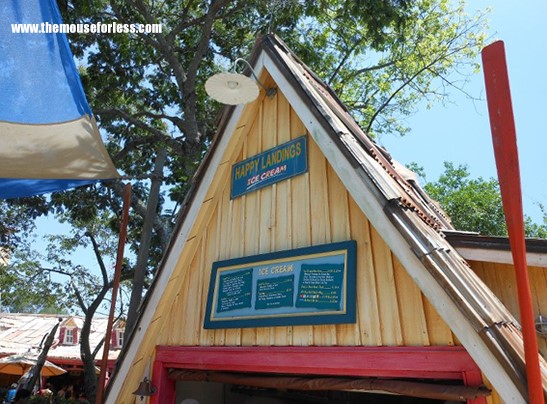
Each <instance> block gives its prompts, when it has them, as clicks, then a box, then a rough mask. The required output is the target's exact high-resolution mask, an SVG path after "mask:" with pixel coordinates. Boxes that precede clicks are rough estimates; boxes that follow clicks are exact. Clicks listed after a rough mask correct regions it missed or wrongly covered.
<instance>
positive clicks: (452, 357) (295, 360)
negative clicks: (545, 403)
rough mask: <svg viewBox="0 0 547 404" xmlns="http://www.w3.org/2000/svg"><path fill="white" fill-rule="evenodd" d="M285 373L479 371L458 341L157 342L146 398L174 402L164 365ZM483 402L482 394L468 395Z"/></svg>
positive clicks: (464, 375) (475, 378)
mask: <svg viewBox="0 0 547 404" xmlns="http://www.w3.org/2000/svg"><path fill="white" fill-rule="evenodd" d="M170 368H174V369H199V370H224V371H234V372H261V373H290V374H313V375H338V376H342V375H343V376H362V377H373V376H375V377H406V378H432V379H433V378H434V379H445V380H463V382H464V384H465V385H467V386H478V385H482V384H483V381H482V374H481V371H480V369H479V367H478V366H477V364H476V363H475V362H474V361H473V359H472V358H471V356H469V354H468V353H467V351H466V350H465V349H464V348H462V347H257V346H253V347H198V346H192V347H187V346H158V347H157V348H156V360H155V362H154V368H153V377H152V382H153V384H154V385H155V386H157V387H158V392H157V394H156V395H154V396H152V398H151V401H150V402H151V403H152V404H159V403H173V402H174V400H175V394H176V392H175V382H174V381H173V380H171V379H169V377H168V370H169V369H170ZM468 403H469V404H485V403H486V399H484V398H481V399H477V400H470V401H468Z"/></svg>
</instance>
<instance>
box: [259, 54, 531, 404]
mask: <svg viewBox="0 0 547 404" xmlns="http://www.w3.org/2000/svg"><path fill="white" fill-rule="evenodd" d="M264 65H265V67H266V69H267V70H268V71H269V72H270V74H271V75H272V77H273V79H274V81H275V82H276V84H277V86H278V87H279V89H280V90H281V91H282V92H283V93H284V94H285V97H286V98H287V100H288V101H289V103H290V104H291V106H292V107H293V108H294V110H295V111H296V113H297V114H298V116H299V117H300V119H301V120H302V122H303V123H304V125H305V126H306V128H307V129H308V131H309V133H310V134H311V136H312V137H313V139H314V140H315V141H316V142H317V144H318V146H319V148H320V149H321V151H322V152H323V154H324V155H325V157H326V158H327V160H328V161H329V163H330V164H331V165H332V167H333V168H334V170H335V171H336V172H337V174H338V176H339V177H340V179H341V180H342V182H343V183H344V185H345V186H346V188H347V189H348V191H349V192H350V194H351V195H352V197H353V198H354V200H355V202H356V203H357V204H358V205H359V207H360V208H361V209H362V211H363V213H364V214H365V215H366V216H367V218H368V219H369V221H370V222H371V223H372V225H373V226H374V227H375V228H376V230H377V231H378V233H379V234H380V235H381V236H382V238H383V239H384V241H385V242H386V243H387V245H388V246H389V248H390V249H391V250H392V251H393V253H394V254H395V255H396V256H397V258H398V259H399V261H400V262H401V264H402V265H403V266H404V267H405V269H406V270H407V272H408V273H409V275H410V276H411V277H412V279H413V280H414V281H415V282H416V284H417V285H418V287H419V288H420V289H421V290H422V292H423V293H424V295H425V296H426V297H427V298H428V299H429V301H430V302H431V304H432V305H433V306H434V307H435V309H436V310H437V311H438V313H439V315H440V316H441V317H442V318H443V320H444V321H445V322H446V323H447V324H449V325H450V327H451V329H452V331H453V332H454V334H456V335H457V337H458V339H459V340H460V341H461V342H462V344H463V345H464V347H465V348H466V350H467V351H468V352H469V354H470V355H471V357H472V358H473V359H474V360H475V362H476V363H477V364H478V365H479V367H480V368H481V370H482V371H483V372H484V374H485V375H486V377H487V378H488V380H489V381H490V382H491V383H492V385H493V386H494V388H495V389H496V391H497V392H498V393H499V394H500V396H501V397H502V399H503V400H504V401H505V402H508V403H525V402H526V400H525V399H524V397H523V396H522V395H521V394H520V392H519V389H518V388H517V386H516V385H515V384H514V383H513V380H512V379H511V378H510V377H509V375H508V374H507V373H506V372H505V370H504V368H503V366H502V365H501V364H500V363H499V362H498V360H497V358H496V357H495V356H494V355H493V353H492V352H491V351H490V350H489V348H488V347H487V346H486V344H485V343H484V342H483V341H482V339H481V337H480V336H479V335H478V334H477V332H476V331H475V330H474V329H473V327H472V326H471V325H470V324H469V322H468V320H467V319H466V318H465V316H464V315H463V314H462V312H461V311H460V310H459V309H458V307H456V305H455V304H454V303H453V302H452V300H451V299H450V297H449V296H448V295H447V294H446V292H445V291H444V289H443V288H442V287H441V286H440V285H439V283H438V282H437V281H436V280H435V279H434V278H433V277H432V276H431V274H430V273H429V272H428V271H427V269H426V268H425V267H424V265H423V264H422V262H421V261H420V260H419V259H418V258H417V257H416V255H415V254H414V253H413V252H412V251H411V250H410V248H409V245H408V243H407V241H406V240H405V239H404V238H403V236H402V234H401V233H400V232H399V230H398V229H397V228H396V227H395V226H394V225H393V224H392V223H391V222H390V221H389V219H388V218H387V217H386V215H385V213H384V209H383V208H384V203H385V202H386V201H380V200H378V198H376V197H375V196H374V195H373V193H372V192H370V191H369V189H368V187H367V186H363V185H364V184H363V179H364V178H365V180H366V177H364V176H363V175H360V174H359V173H358V171H357V170H355V169H354V168H353V167H352V166H351V164H350V163H349V161H348V160H347V158H346V156H345V155H344V154H343V153H342V152H341V151H340V150H339V149H338V147H337V146H336V145H335V144H334V142H333V141H332V139H331V137H330V136H331V135H330V134H329V133H327V132H326V131H325V129H324V128H323V127H322V125H321V124H320V123H319V122H317V120H316V119H315V117H314V115H313V113H312V112H311V111H310V110H309V109H308V107H307V105H306V103H305V102H303V100H302V99H301V98H300V96H299V94H298V93H297V92H296V90H294V89H293V88H292V87H291V85H290V83H289V82H288V81H287V80H286V79H285V77H284V76H283V74H282V72H281V71H280V70H279V69H278V68H277V66H276V65H275V63H274V62H273V61H272V60H271V59H270V57H269V56H268V55H265V61H264ZM331 118H335V117H331ZM336 119H337V118H336ZM368 182H370V184H369V185H371V186H373V184H372V182H371V181H368Z"/></svg>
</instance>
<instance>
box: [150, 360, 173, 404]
mask: <svg viewBox="0 0 547 404" xmlns="http://www.w3.org/2000/svg"><path fill="white" fill-rule="evenodd" d="M168 372H169V368H168V367H166V366H164V364H163V363H162V362H160V361H158V360H156V361H155V362H154V368H153V369H152V386H154V387H155V388H156V393H155V394H154V395H152V396H151V397H150V404H167V403H174V402H175V398H176V395H177V394H176V390H175V381H174V380H172V379H170V378H169V376H168Z"/></svg>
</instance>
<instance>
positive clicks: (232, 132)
mask: <svg viewBox="0 0 547 404" xmlns="http://www.w3.org/2000/svg"><path fill="white" fill-rule="evenodd" d="M274 42H275V41H274ZM276 45H277V46H280V47H281V46H282V45H279V44H276ZM276 52H277V51H276ZM288 57H289V56H288V55H287V54H285V53H283V52H279V53H275V52H274V53H273V54H272V52H269V51H267V50H266V51H262V52H259V53H258V56H257V58H256V60H255V64H254V65H255V68H256V69H257V73H258V74H259V77H260V80H261V81H262V82H263V83H264V84H265V86H266V87H276V88H277V94H276V95H275V96H274V97H268V96H266V95H265V93H264V91H261V95H260V96H259V98H258V99H257V100H255V101H254V102H252V103H250V104H246V105H239V106H236V107H232V108H229V109H227V110H226V114H225V119H224V120H223V121H222V122H221V124H220V126H219V137H218V138H217V140H216V142H215V143H214V144H213V146H212V148H211V150H210V152H209V155H208V157H207V158H206V160H205V161H204V163H203V164H202V165H201V167H200V171H199V172H198V175H197V177H198V181H197V186H196V187H195V189H193V190H192V192H191V193H190V196H189V198H188V200H187V201H186V202H185V203H186V205H185V209H184V217H182V218H180V219H181V220H180V224H179V226H178V227H177V229H176V233H175V234H174V235H173V240H172V243H171V246H170V250H169V253H168V255H167V258H166V260H165V261H164V262H163V263H162V267H161V268H160V271H159V273H158V276H157V277H156V279H155V280H154V284H153V286H152V289H151V291H150V292H149V293H148V294H147V297H146V301H145V304H144V310H143V312H142V313H141V316H140V318H139V322H138V324H137V330H136V331H135V332H133V333H132V335H131V336H130V340H129V341H128V344H127V345H126V347H125V348H124V350H123V351H122V352H123V354H122V362H121V363H120V367H119V368H118V370H117V373H116V374H115V377H114V379H113V382H112V383H113V385H112V386H111V388H110V393H109V395H108V397H107V398H108V399H109V400H115V402H116V403H123V402H129V401H130V400H131V399H132V396H131V392H132V391H133V390H134V389H135V386H138V384H139V381H140V380H142V378H143V377H145V376H146V377H148V378H151V376H153V375H152V373H153V372H152V365H153V364H154V360H155V358H156V355H158V352H157V350H156V347H169V346H171V347H196V346H197V347H234V346H236V347H251V346H259V347H270V346H278V347H289V346H301V347H310V346H316V347H332V346H337V347H340V346H346V347H378V346H387V347H398V346H405V347H426V346H441V347H450V346H454V345H460V344H461V345H464V346H466V348H468V349H470V353H471V354H472V356H473V358H474V359H475V361H477V363H479V366H481V365H483V366H484V367H483V366H481V369H482V370H483V372H484V373H485V374H486V376H487V377H488V378H489V379H491V381H492V383H493V384H494V385H495V388H496V389H497V390H499V391H500V392H501V393H500V394H501V395H502V396H503V397H504V398H508V397H509V400H508V401H511V400H512V399H514V400H515V401H517V402H518V401H519V399H520V398H521V397H522V396H523V395H525V393H524V392H522V388H521V387H522V382H523V380H522V379H521V378H520V375H519V371H520V370H519V369H518V366H515V368H513V369H512V370H507V369H508V368H507V367H506V365H505V362H504V361H512V360H513V359H511V358H502V359H500V357H499V356H497V353H496V350H498V349H500V350H503V349H507V348H510V349H516V350H518V346H517V343H515V345H510V346H504V347H501V348H500V345H494V344H492V343H491V342H490V340H489V338H492V339H495V338H498V341H499V340H500V339H501V340H503V339H505V338H507V339H509V337H508V336H507V335H509V336H510V338H513V341H518V338H519V335H518V330H516V328H515V327H513V326H511V324H512V317H511V315H510V313H508V312H506V311H505V310H504V308H503V307H502V305H500V304H498V303H499V301H498V300H497V299H496V298H495V296H493V294H490V293H489V292H487V293H482V290H483V288H485V286H484V285H483V284H481V282H480V280H479V279H478V278H477V277H476V276H474V274H473V273H472V271H471V270H470V269H469V268H468V266H467V265H466V264H465V261H464V260H463V259H461V258H459V257H458V256H456V255H455V253H451V250H450V246H449V245H448V244H447V243H446V242H445V241H444V240H443V237H441V236H440V235H439V233H438V227H439V226H442V225H446V222H444V219H443V217H442V215H436V214H435V213H431V212H435V209H436V208H435V207H432V206H430V205H428V201H427V200H424V199H423V198H421V197H420V195H419V193H418V194H412V195H410V194H407V193H408V192H414V191H409V190H408V189H407V185H408V184H406V183H404V181H403V182H402V183H403V186H401V184H402V183H401V182H397V181H393V177H394V176H395V175H398V174H397V173H396V172H394V171H390V170H394V169H393V168H392V165H391V163H390V162H388V161H387V160H386V158H385V157H384V156H382V155H381V153H379V152H378V153H377V150H376V149H374V148H372V152H371V151H370V150H366V148H364V147H363V146H362V145H361V144H359V145H358V146H357V145H356V146H355V147H352V144H353V143H356V142H363V143H364V144H368V143H367V142H368V140H366V139H364V138H359V136H360V133H357V131H355V132H353V133H345V132H343V131H342V129H344V130H345V131H347V130H348V129H349V130H350V131H351V130H353V126H354V123H351V122H349V121H348V120H347V118H346V116H345V115H344V111H342V110H335V109H336V108H334V109H332V114H329V115H328V116H326V115H327V113H326V112H325V111H326V110H327V109H329V108H333V104H332V100H330V99H329V97H330V95H329V94H327V93H325V92H324V91H323V89H322V88H317V87H315V88H314V87H312V86H309V85H308V84H302V83H301V87H298V86H295V85H294V84H293V83H290V82H289V81H290V80H289V78H287V72H286V71H284V70H283V69H282V68H281V67H279V66H280V64H282V63H281V62H280V60H275V58H279V59H283V58H288ZM272 59H274V60H273V61H272ZM287 63H288V62H287ZM295 69H296V68H295ZM293 73H294V74H295V77H296V78H294V77H293V78H291V80H296V81H298V80H306V77H309V72H307V71H305V70H301V71H296V70H294V71H293ZM315 91H317V92H318V93H317V94H313V97H315V98H314V99H315V100H316V103H315V104H306V103H305V102H302V100H303V99H304V98H305V97H306V96H309V94H305V93H306V92H315ZM299 92H300V93H299ZM319 93H321V94H319ZM329 103H330V104H329ZM335 107H336V106H335ZM321 120H323V121H321ZM325 121H328V122H327V123H325ZM325 125H328V126H329V127H328V128H327V129H325ZM337 128H340V131H338V129H337ZM328 131H330V132H328ZM332 132H334V133H336V134H337V135H338V137H333V136H332ZM355 134H357V138H356V137H355V136H354V135H355ZM301 136H306V138H307V141H308V162H309V168H308V171H307V172H306V173H305V174H301V175H298V176H295V177H292V178H290V179H286V180H284V181H281V182H277V183H275V184H273V185H271V186H268V187H265V188H261V189H259V190H256V191H254V192H250V193H247V194H245V195H243V196H240V197H237V198H231V173H232V167H233V165H234V164H237V163H238V162H241V161H243V160H245V159H247V158H249V157H253V156H256V155H257V154H259V153H261V152H264V151H266V150H269V149H271V148H273V147H275V146H278V145H281V144H284V143H286V142H288V141H290V140H294V139H297V138H300V137H301ZM367 153H369V154H372V155H373V157H371V156H370V155H369V154H367ZM388 165H389V166H388ZM376 166H378V167H379V168H377V167H376ZM374 172H380V173H381V174H378V175H374V174H372V173H374ZM408 188H411V187H410V186H409V187H408ZM401 195H403V196H402V197H401ZM416 195H417V196H416ZM407 197H408V199H405V198H407ZM384 198H385V199H384ZM405 204H406V205H405ZM365 212H367V213H366V214H365ZM347 240H354V241H356V245H357V265H356V290H357V296H356V299H355V300H356V302H355V304H356V313H357V314H356V322H355V323H351V324H323V325H290V326H275V327H254V328H253V327H249V328H247V327H245V328H229V329H206V328H204V320H205V310H206V303H207V295H208V290H209V281H210V279H211V270H212V267H213V263H215V262H217V261H220V260H227V259H234V258H240V257H248V256H252V255H257V254H265V253H272V252H279V251H286V250H293V249H297V248H301V247H310V246H319V245H324V244H330V243H335V242H341V241H347ZM469 285H471V286H470V287H468V286H469ZM475 292H477V293H475ZM486 305H487V307H485V306H486ZM443 319H444V320H443ZM446 319H449V320H450V326H448V325H447V322H446V321H445V320H446ZM506 319H507V322H505V320H506ZM499 324H508V325H510V326H508V327H504V328H503V329H502V328H500V327H498V325H499ZM483 329H488V335H487V336H486V337H484V335H481V333H482V331H481V330H483ZM456 335H457V337H456ZM460 341H461V342H460ZM515 347H516V348H515ZM165 360H166V362H162V363H163V364H162V365H160V367H166V366H169V358H168V355H167V358H166V359H165ZM511 366H513V365H511ZM155 370H156V371H163V370H162V369H159V368H157V369H155ZM118 375H123V377H118ZM479 379H480V378H479ZM492 379H493V380H492ZM161 387H162V386H159V388H160V389H161ZM164 398H165V397H164ZM108 402H114V401H108Z"/></svg>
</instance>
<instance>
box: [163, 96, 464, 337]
mask: <svg viewBox="0 0 547 404" xmlns="http://www.w3.org/2000/svg"><path fill="white" fill-rule="evenodd" d="M242 126H243V125H242ZM245 126H246V127H248V128H249V129H248V130H247V132H246V133H244V132H242V135H244V136H245V141H243V142H240V150H234V151H233V152H232V160H231V161H229V160H228V159H223V160H225V161H226V162H227V164H226V166H227V167H228V166H229V167H231V165H232V164H234V163H235V162H237V161H240V160H242V159H245V158H248V157H251V156H253V155H256V154H257V153H260V152H262V151H264V150H267V149H270V148H272V147H274V146H276V145H277V144H280V143H284V142H286V141H289V140H291V139H295V138H297V137H299V136H302V135H303V134H305V133H306V130H305V127H304V125H303V124H302V122H301V121H300V120H299V119H298V117H297V116H296V115H295V113H294V111H293V110H292V109H291V108H290V106H289V104H288V103H287V101H286V99H285V97H284V96H283V94H281V93H279V94H278V96H277V97H275V98H271V99H270V98H265V99H264V101H263V102H262V103H261V105H260V106H259V107H258V108H256V114H255V119H254V121H252V122H248V123H245ZM308 145H309V147H308V148H309V172H308V173H306V174H304V175H300V176H297V177H294V178H292V179H290V180H286V181H283V182H280V183H278V184H275V185H273V186H270V187H267V188H264V189H261V190H258V191H255V192H252V193H249V194H246V195H244V196H242V197H239V198H236V199H233V200H232V199H230V183H229V181H228V178H229V176H225V178H226V180H225V181H224V183H219V186H218V188H217V189H216V190H210V192H209V196H210V198H211V200H210V201H207V205H208V208H209V209H208V211H207V215H208V216H207V217H206V218H203V219H199V218H198V220H197V224H198V225H200V226H201V227H202V229H200V230H199V231H196V232H192V234H195V235H196V243H194V244H195V245H194V248H195V249H196V250H197V251H201V253H199V254H198V253H193V254H192V253H189V254H188V255H191V256H193V259H192V260H191V261H190V262H180V264H179V265H180V268H179V269H178V271H180V270H182V271H188V272H189V274H188V275H187V276H186V277H184V283H183V284H180V283H179V284H178V287H179V291H178V294H175V296H178V297H177V298H176V302H177V303H178V304H177V305H176V306H173V305H170V304H165V305H164V304H161V305H160V306H161V307H162V308H164V309H167V310H168V311H174V312H175V313H176V314H169V313H164V316H165V318H166V319H168V320H169V321H168V322H169V323H171V324H186V325H187V326H188V328H191V330H185V331H180V332H179V333H178V334H177V336H176V338H180V340H179V341H175V340H176V338H173V337H168V338H166V339H165V341H166V342H168V343H170V344H175V345H264V346H269V345H303V346H305V345H321V346H331V345H347V346H353V345H357V346H358V345H368V346H380V345H388V346H397V345H418V346H425V345H430V344H435V345H452V344H454V340H453V336H452V333H451V332H450V330H449V328H448V327H447V326H446V324H444V322H443V321H442V320H441V319H440V317H439V316H438V315H435V313H434V310H433V309H432V307H431V306H430V305H429V303H427V301H426V300H425V298H424V297H423V296H422V294H421V292H420V291H419V289H418V288H417V287H416V285H415V284H414V282H413V281H412V279H411V278H410V277H409V276H408V275H407V274H406V272H405V270H404V268H403V267H402V266H401V264H400V263H399V262H398V261H397V259H396V258H395V257H394V256H393V254H392V253H391V251H390V249H389V248H388V247H387V245H386V244H385V243H384V241H383V240H382V239H381V237H380V236H379V235H378V233H377V232H376V231H375V230H374V228H373V227H372V226H371V225H370V223H369V222H368V220H367V219H366V217H365V216H364V215H363V213H362V212H361V211H360V209H359V208H358V206H357V205H356V204H355V202H354V201H353V199H352V198H351V196H350V195H349V194H348V192H347V191H346V189H345V187H344V185H343V184H342V183H341V181H340V180H339V179H338V177H337V175H336V173H335V172H334V170H333V168H332V167H331V166H330V164H329V163H328V162H327V161H326V159H325V158H324V156H323V154H322V153H321V151H320V150H319V148H318V146H317V145H316V144H315V143H314V142H313V140H312V139H311V137H308ZM210 205H213V206H214V208H213V209H212V210H211V209H210ZM200 216H201V215H200ZM204 220H205V221H206V222H204ZM348 239H353V240H357V242H358V268H357V289H358V293H357V295H358V299H357V318H358V321H357V323H356V324H343V325H317V326H292V327H260V328H256V329H255V328H245V329H230V330H205V329H203V327H202V325H203V315H204V307H205V304H206V298H207V290H208V287H209V285H208V283H209V277H210V272H211V267H212V264H213V262H214V261H216V260H222V259H228V258H236V257H241V256H247V255H252V254H261V253H267V252H272V251H280V250H286V249H291V248H298V247H306V246H310V245H319V244H325V243H332V242H337V241H343V240H348ZM196 271H200V272H201V274H195V272H196ZM185 296H187V297H185ZM200 299H201V300H200ZM185 307H186V308H191V309H192V310H194V313H192V315H191V316H188V314H187V310H188V309H185ZM198 312H199V313H200V316H199V318H198V317H197V314H196V313H198ZM196 327H198V329H199V330H198V331H197V332H196V331H195V328H196ZM164 331H165V332H167V333H169V332H171V331H169V328H168V327H167V328H165V329H164ZM197 335H198V336H199V337H197Z"/></svg>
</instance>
